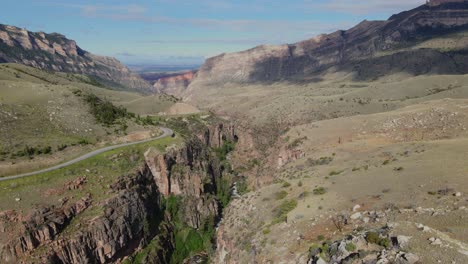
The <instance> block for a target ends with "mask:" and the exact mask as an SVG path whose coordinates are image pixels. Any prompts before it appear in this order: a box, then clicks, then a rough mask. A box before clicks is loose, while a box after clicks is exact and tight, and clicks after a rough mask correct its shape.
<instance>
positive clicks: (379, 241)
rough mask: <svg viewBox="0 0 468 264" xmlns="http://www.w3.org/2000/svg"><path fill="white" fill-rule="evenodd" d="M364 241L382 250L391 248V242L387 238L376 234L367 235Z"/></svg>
mask: <svg viewBox="0 0 468 264" xmlns="http://www.w3.org/2000/svg"><path fill="white" fill-rule="evenodd" d="M366 240H367V242H369V243H372V244H376V245H379V246H381V247H384V248H389V247H390V246H391V241H390V240H389V239H388V238H386V237H384V238H382V237H380V235H379V234H378V233H377V232H373V231H371V232H368V233H367V235H366Z"/></svg>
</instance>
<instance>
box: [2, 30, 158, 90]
mask: <svg viewBox="0 0 468 264" xmlns="http://www.w3.org/2000/svg"><path fill="white" fill-rule="evenodd" d="M0 62H1V63H7V62H10V63H20V64H24V65H27V66H32V67H35V68H39V69H42V70H50V71H57V72H67V73H76V74H85V75H88V76H90V77H93V79H95V80H96V81H97V82H99V83H102V84H103V85H105V86H108V87H112V88H113V89H118V90H133V91H138V92H141V93H151V85H150V84H149V83H147V82H146V81H145V80H143V79H141V78H140V77H139V76H138V75H137V74H134V73H132V72H131V71H130V70H129V69H128V68H127V67H126V66H125V65H123V64H122V63H121V62H120V61H118V60H117V59H115V58H113V57H105V56H99V55H95V54H92V53H90V52H87V51H85V50H83V49H81V48H80V47H79V46H78V45H77V43H76V41H74V40H70V39H68V38H66V37H65V36H64V35H62V34H59V33H50V34H47V33H44V32H31V31H28V30H26V29H21V28H18V27H15V26H9V25H3V24H0Z"/></svg>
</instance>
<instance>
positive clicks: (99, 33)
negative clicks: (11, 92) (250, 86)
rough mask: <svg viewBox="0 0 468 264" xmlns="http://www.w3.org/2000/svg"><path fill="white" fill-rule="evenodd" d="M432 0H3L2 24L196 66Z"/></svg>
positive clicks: (128, 55) (135, 59)
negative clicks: (195, 64) (217, 56)
mask: <svg viewBox="0 0 468 264" xmlns="http://www.w3.org/2000/svg"><path fill="white" fill-rule="evenodd" d="M424 2H425V0H388V1H384V0H368V1H356V0H287V1H286V0H283V1H279V0H197V1H191V0H185V1H183V0H137V1H121V0H100V1H99V0H98V1H85V0H2V8H1V10H0V17H1V19H0V23H2V24H10V25H15V26H19V27H25V28H27V29H29V30H32V31H45V32H48V33H50V32H58V33H62V34H64V35H66V36H67V37H68V38H70V39H74V40H76V41H77V43H78V45H79V46H80V47H81V48H83V49H85V50H88V51H90V52H93V53H95V54H100V55H108V56H114V57H117V58H118V59H120V60H121V61H123V62H124V63H127V64H132V63H147V64H191V63H200V62H202V61H203V59H204V58H206V57H210V56H214V55H217V54H220V53H223V52H233V51H240V50H244V49H248V48H251V47H254V46H257V45H260V44H284V43H294V42H297V41H300V40H305V39H308V38H311V37H314V36H315V35H318V34H320V33H330V32H333V31H335V30H338V29H347V28H349V27H351V26H353V25H355V24H356V23H358V22H360V21H362V20H364V19H367V20H381V19H387V18H388V17H389V16H390V15H391V14H394V13H396V12H399V11H403V10H407V9H410V8H413V7H416V6H418V5H421V4H423V3H424Z"/></svg>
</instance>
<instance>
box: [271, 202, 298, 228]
mask: <svg viewBox="0 0 468 264" xmlns="http://www.w3.org/2000/svg"><path fill="white" fill-rule="evenodd" d="M296 207H297V201H296V200H285V201H283V202H282V203H281V205H280V206H278V207H276V208H275V210H274V213H275V219H274V220H273V223H274V224H278V223H281V222H286V221H287V220H288V213H289V212H291V211H292V210H294V209H295V208H296Z"/></svg>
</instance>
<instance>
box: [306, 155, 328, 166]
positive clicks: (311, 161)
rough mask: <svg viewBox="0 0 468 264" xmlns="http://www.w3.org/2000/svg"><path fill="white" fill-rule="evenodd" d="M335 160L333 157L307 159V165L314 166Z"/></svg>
mask: <svg viewBox="0 0 468 264" xmlns="http://www.w3.org/2000/svg"><path fill="white" fill-rule="evenodd" d="M332 161H333V157H321V158H320V159H316V160H315V159H311V158H308V159H307V165H309V166H311V167H314V166H320V165H328V164H330V163H331V162H332Z"/></svg>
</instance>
